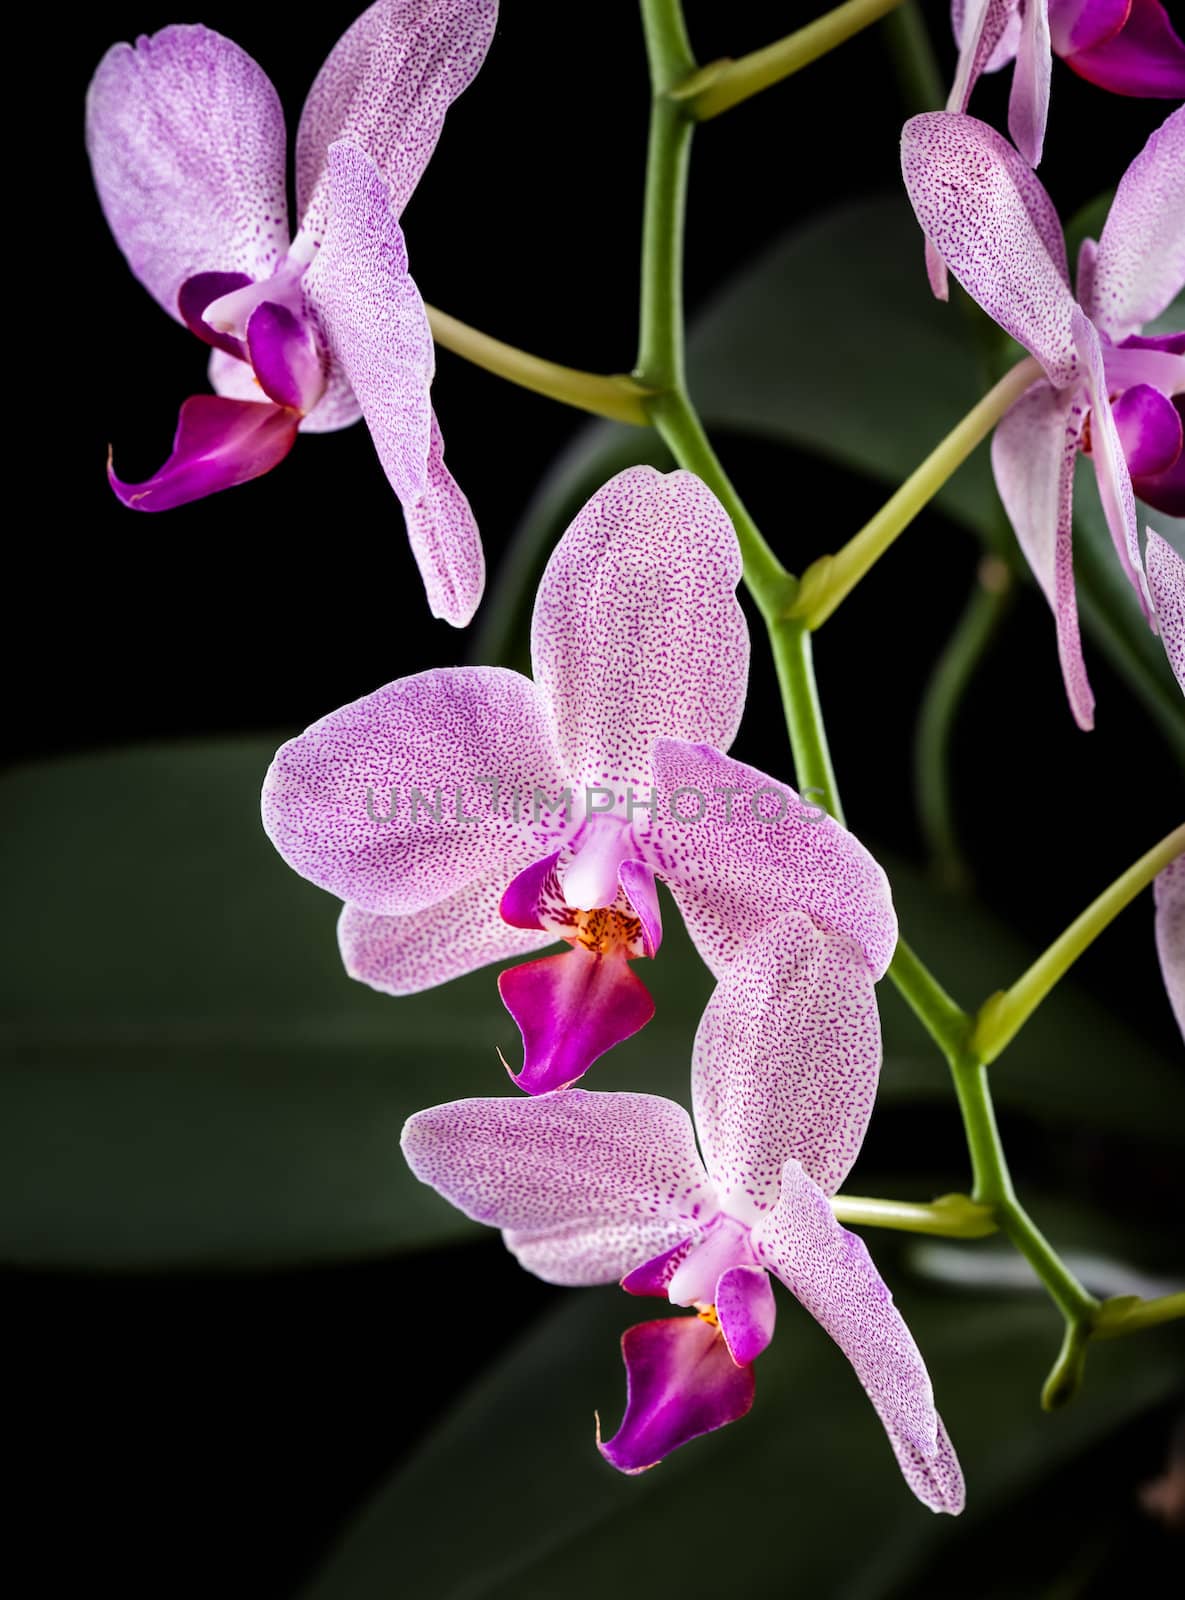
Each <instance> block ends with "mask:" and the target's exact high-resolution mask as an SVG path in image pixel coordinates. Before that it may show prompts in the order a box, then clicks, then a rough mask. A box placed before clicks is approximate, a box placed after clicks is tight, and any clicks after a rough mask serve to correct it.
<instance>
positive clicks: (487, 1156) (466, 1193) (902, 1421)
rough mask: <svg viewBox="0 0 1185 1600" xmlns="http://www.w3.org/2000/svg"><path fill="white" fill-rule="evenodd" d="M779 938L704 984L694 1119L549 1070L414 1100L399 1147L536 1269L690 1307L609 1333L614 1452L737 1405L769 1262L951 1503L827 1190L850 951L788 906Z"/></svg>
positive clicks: (845, 1160)
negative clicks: (533, 1083) (618, 1390)
mask: <svg viewBox="0 0 1185 1600" xmlns="http://www.w3.org/2000/svg"><path fill="white" fill-rule="evenodd" d="M783 941H784V934H783V933H782V932H781V931H779V930H775V931H773V932H771V933H767V934H766V935H764V936H763V937H761V938H759V939H757V940H755V941H754V942H753V943H752V944H751V945H750V946H749V947H748V948H747V949H746V951H745V952H744V953H743V954H741V955H739V956H737V958H736V959H735V960H734V961H733V962H732V963H731V964H730V966H729V967H728V969H727V970H726V971H725V972H724V974H723V976H722V977H721V979H720V981H719V983H718V984H717V986H716V990H715V992H714V994H713V996H712V998H711V1000H710V1001H709V1003H708V1007H707V1010H706V1011H705V1012H704V1016H703V1019H702V1021H701V1023H700V1027H699V1031H698V1033H697V1036H696V1041H695V1052H694V1058H693V1065H692V1097H693V1106H694V1111H695V1127H694V1130H693V1127H692V1122H691V1119H690V1118H689V1117H688V1115H687V1112H686V1111H685V1110H684V1109H683V1107H682V1106H679V1105H676V1104H675V1103H674V1102H673V1101H670V1100H666V1099H662V1098H660V1097H659V1096H656V1095H648V1094H623V1093H611V1094H608V1093H607V1094H589V1093H587V1092H586V1091H585V1090H582V1089H564V1090H559V1091H557V1092H554V1093H551V1094H545V1095H540V1096H538V1097H537V1098H535V1099H532V1100H526V1099H508V1098H501V1099H484V1098H483V1099H472V1100H459V1101H456V1102H454V1103H452V1104H450V1105H441V1106H435V1107H433V1108H432V1109H430V1110H427V1111H421V1112H418V1113H417V1114H416V1115H415V1116H413V1117H411V1118H410V1119H409V1121H408V1122H407V1125H406V1127H405V1128H404V1131H403V1151H404V1155H405V1156H406V1158H407V1161H408V1163H409V1165H410V1166H411V1169H412V1171H413V1172H414V1173H415V1175H416V1176H417V1177H418V1178H420V1179H421V1180H422V1181H423V1182H425V1183H428V1184H431V1185H432V1187H433V1188H435V1189H437V1190H438V1191H439V1192H440V1193H441V1194H442V1195H443V1196H444V1197H445V1199H446V1200H448V1201H450V1202H451V1203H452V1204H453V1205H455V1206H457V1207H459V1208H460V1210H462V1211H463V1212H464V1213H465V1214H466V1216H469V1217H471V1218H473V1219H474V1220H475V1221H477V1222H482V1223H486V1224H488V1225H490V1226H492V1227H496V1228H501V1229H502V1230H503V1237H504V1239H505V1241H506V1244H507V1246H508V1248H509V1249H510V1250H511V1251H512V1252H513V1254H514V1255H515V1256H516V1257H517V1258H518V1260H519V1262H520V1263H521V1264H522V1265H523V1266H524V1267H526V1268H527V1270H528V1271H530V1272H533V1273H535V1274H536V1275H537V1276H538V1277H540V1278H543V1279H545V1280H546V1281H547V1282H549V1283H557V1284H565V1285H573V1286H580V1285H589V1284H603V1283H612V1282H613V1281H614V1280H620V1281H621V1285H622V1287H623V1288H624V1289H626V1290H627V1291H628V1292H629V1293H631V1294H637V1295H656V1296H662V1295H665V1296H666V1298H667V1299H668V1300H669V1301H670V1302H671V1303H672V1304H673V1305H676V1306H686V1307H692V1308H694V1311H695V1313H696V1314H694V1315H691V1316H683V1317H674V1318H665V1319H660V1320H658V1321H653V1322H644V1323H642V1324H640V1325H639V1326H636V1327H632V1328H630V1329H629V1330H628V1331H627V1332H626V1334H625V1336H624V1337H623V1339H622V1355H623V1358H624V1361H625V1368H626V1377H627V1401H626V1408H625V1416H624V1418H623V1421H622V1423H621V1427H620V1428H619V1430H618V1432H617V1433H616V1434H615V1435H614V1436H613V1437H612V1438H611V1439H608V1440H602V1439H601V1437H600V1428H599V1423H598V1431H597V1444H598V1448H599V1449H600V1451H601V1454H602V1455H603V1456H604V1457H605V1459H606V1460H607V1461H608V1462H610V1463H611V1464H612V1465H613V1466H615V1467H617V1468H618V1469H619V1470H620V1471H623V1472H630V1473H634V1472H641V1471H644V1470H645V1469H646V1468H647V1467H650V1466H653V1465H655V1464H656V1463H657V1462H659V1461H661V1460H662V1459H663V1457H664V1456H666V1455H668V1454H669V1453H670V1452H671V1451H672V1450H674V1449H677V1448H678V1447H679V1446H680V1445H683V1444H686V1443H687V1442H688V1441H689V1440H691V1439H694V1438H697V1437H698V1436H699V1435H701V1434H704V1433H708V1432H711V1431H712V1430H713V1429H716V1428H720V1427H723V1426H724V1425H725V1424H726V1423H729V1422H734V1421H736V1420H737V1419H738V1418H739V1417H743V1416H744V1415H745V1414H746V1413H747V1412H748V1410H749V1409H750V1407H751V1405H752V1403H753V1395H754V1372H753V1363H754V1362H755V1361H756V1359H757V1357H758V1356H760V1355H761V1353H762V1351H763V1350H765V1348H766V1347H767V1346H768V1344H769V1342H770V1340H771V1338H772V1336H773V1331H774V1320H775V1310H776V1307H775V1300H774V1293H773V1289H772V1285H771V1283H770V1275H771V1274H772V1276H773V1277H776V1278H778V1279H780V1281H781V1282H782V1283H783V1284H784V1285H785V1286H786V1288H787V1289H789V1290H790V1293H791V1294H792V1295H794V1296H795V1298H796V1299H797V1300H799V1301H800V1302H801V1304H802V1305H803V1306H805V1308H806V1309H807V1311H809V1312H810V1313H811V1315H812V1316H813V1317H815V1319H816V1320H817V1321H818V1322H819V1323H821V1324H822V1326H823V1328H824V1329H825V1330H826V1331H827V1332H828V1333H829V1334H830V1335H831V1337H832V1338H833V1339H834V1340H835V1342H836V1343H837V1344H838V1345H839V1347H840V1349H841V1350H843V1352H844V1354H845V1355H846V1356H847V1357H848V1359H849V1361H850V1362H851V1363H852V1365H853V1367H854V1368H855V1370H856V1375H857V1377H858V1378H859V1379H860V1382H861V1383H862V1384H863V1386H864V1388H865V1390H866V1392H867V1394H868V1396H869V1399H870V1400H871V1401H872V1403H873V1405H874V1406H875V1408H876V1411H877V1414H878V1415H879V1417H880V1419H881V1422H882V1423H883V1424H884V1428H885V1431H886V1433H887V1434H888V1436H889V1442H890V1443H891V1445H892V1447H893V1450H894V1452H895V1454H896V1456H897V1460H898V1462H899V1464H900V1466H901V1470H902V1472H903V1473H904V1475H905V1479H906V1481H907V1483H908V1484H909V1487H910V1488H911V1489H912V1490H913V1492H914V1494H916V1495H917V1496H918V1498H919V1499H920V1500H922V1501H923V1502H924V1503H925V1504H926V1505H928V1506H930V1507H931V1508H932V1509H933V1510H935V1511H947V1512H952V1513H957V1512H958V1511H960V1510H961V1509H962V1505H963V1483H962V1475H961V1473H960V1470H959V1464H958V1461H957V1459H956V1456H955V1453H954V1450H953V1448H952V1446H951V1443H950V1440H949V1438H948V1437H947V1434H946V1430H945V1428H944V1427H943V1424H942V1421H941V1419H940V1417H939V1416H938V1413H937V1411H936V1410H935V1406H934V1397H933V1391H932V1388H931V1384H930V1379H929V1375H928V1373H927V1371H926V1366H925V1362H924V1361H923V1359H922V1356H921V1354H920V1352H919V1351H918V1348H917V1345H916V1344H915V1343H914V1340H913V1338H912V1336H911V1334H910V1332H909V1329H908V1328H907V1327H906V1325H905V1322H904V1320H903V1319H902V1317H901V1314H900V1312H899V1311H898V1310H897V1309H896V1307H895V1306H894V1305H893V1300H892V1296H891V1294H890V1292H889V1289H888V1287H887V1286H886V1284H885V1283H884V1281H883V1279H882V1278H881V1276H880V1274H879V1273H878V1272H877V1270H876V1268H875V1266H874V1265H873V1263H872V1261H871V1259H870V1257H869V1254H868V1250H867V1249H866V1247H865V1245H864V1243H863V1241H862V1240H861V1239H859V1238H857V1237H856V1236H855V1235H854V1234H851V1233H848V1232H847V1231H846V1230H845V1229H844V1228H842V1227H841V1226H840V1225H839V1223H838V1222H837V1221H836V1220H835V1216H834V1214H833V1212H832V1209H831V1206H830V1204H829V1203H828V1196H829V1195H831V1194H834V1193H835V1191H836V1190H837V1189H838V1187H839V1185H840V1184H841V1183H842V1182H843V1180H844V1178H845V1177H846V1176H847V1173H848V1171H849V1170H850V1168H851V1166H852V1163H853V1161H854V1160H855V1157H856V1154H857V1152H858V1151H859V1148H860V1144H861V1141H862V1140H863V1137H864V1131H865V1128H866V1127H867V1123H868V1118H869V1115H870V1113H871V1109H872V1103H873V1097H874V1095H875V1092H876V1079H877V1073H878V1070H879V1065H880V1035H879V1028H878V1023H877V1017H876V1007H875V1004H874V1003H873V1002H872V1000H871V998H870V997H869V999H868V1002H867V1004H864V1005H862V1006H859V1005H857V1006H853V1005H851V1004H850V1001H849V999H848V997H847V996H846V995H845V989H846V985H847V973H848V971H849V970H850V969H851V968H852V967H855V966H860V965H862V964H863V958H862V954H861V952H860V950H859V947H858V946H856V945H855V944H854V942H853V941H852V940H851V939H849V938H847V937H845V936H843V935H841V934H833V933H825V932H823V931H822V930H821V929H819V928H817V927H813V926H811V925H810V924H808V923H807V922H806V920H805V919H803V920H802V921H801V922H800V923H798V924H796V926H795V929H794V932H793V935H792V937H791V943H792V946H793V955H794V962H793V965H792V966H791V967H790V968H789V969H788V968H787V966H786V963H785V961H784V959H783V954H784V943H783ZM788 988H790V989H793V990H794V991H795V994H794V1004H793V1005H791V1006H787V1005H786V1004H785V997H786V990H787V989H788ZM697 1132H698V1137H699V1150H700V1151H702V1160H701V1157H700V1154H699V1153H698V1152H697V1149H696V1133H697ZM806 1447H807V1448H809V1446H806Z"/></svg>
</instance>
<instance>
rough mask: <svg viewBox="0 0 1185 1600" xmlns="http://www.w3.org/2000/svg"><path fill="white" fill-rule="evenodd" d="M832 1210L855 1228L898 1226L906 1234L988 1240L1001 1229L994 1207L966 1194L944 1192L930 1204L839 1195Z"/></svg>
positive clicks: (832, 1203)
mask: <svg viewBox="0 0 1185 1600" xmlns="http://www.w3.org/2000/svg"><path fill="white" fill-rule="evenodd" d="M831 1209H832V1211H834V1213H835V1215H836V1217H837V1219H838V1220H839V1221H840V1222H843V1223H846V1224H850V1225H851V1226H853V1227H869V1228H895V1229H898V1230H899V1231H901V1232H903V1233H930V1234H937V1235H938V1236H939V1237H941V1238H944V1239H986V1238H987V1236H988V1235H989V1234H991V1233H995V1232H996V1230H997V1223H996V1218H995V1213H994V1212H993V1211H992V1209H991V1207H990V1206H981V1205H976V1203H975V1201H974V1200H972V1199H970V1198H969V1196H967V1195H965V1194H944V1195H940V1196H939V1197H938V1199H937V1200H932V1201H931V1202H930V1203H929V1205H915V1204H912V1203H911V1202H909V1201H906V1200H870V1199H866V1198H865V1197H864V1196H862V1195H854V1194H836V1195H832V1197H831Z"/></svg>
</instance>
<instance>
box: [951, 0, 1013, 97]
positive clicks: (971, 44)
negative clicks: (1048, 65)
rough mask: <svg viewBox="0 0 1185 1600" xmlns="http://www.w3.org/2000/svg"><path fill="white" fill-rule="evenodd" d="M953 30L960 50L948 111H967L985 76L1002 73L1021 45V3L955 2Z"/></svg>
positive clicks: (1007, 0) (997, 0)
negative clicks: (977, 82) (980, 76)
mask: <svg viewBox="0 0 1185 1600" xmlns="http://www.w3.org/2000/svg"><path fill="white" fill-rule="evenodd" d="M951 27H952V30H953V32H954V36H955V43H956V44H957V45H958V47H959V60H958V65H957V67H956V69H955V80H954V83H953V84H952V85H951V92H950V97H949V99H948V100H947V102H946V109H947V110H948V111H966V109H967V102H968V100H969V99H970V98H971V91H972V89H974V87H975V84H976V80H977V79H978V77H979V75H980V73H981V72H998V71H999V70H1000V68H1001V67H1004V66H1007V64H1008V63H1009V62H1010V61H1011V60H1012V59H1013V58H1014V57H1015V55H1016V51H1017V47H1018V45H1019V44H1020V27H1021V22H1020V13H1019V11H1018V9H1017V0H953V3H952V5H951Z"/></svg>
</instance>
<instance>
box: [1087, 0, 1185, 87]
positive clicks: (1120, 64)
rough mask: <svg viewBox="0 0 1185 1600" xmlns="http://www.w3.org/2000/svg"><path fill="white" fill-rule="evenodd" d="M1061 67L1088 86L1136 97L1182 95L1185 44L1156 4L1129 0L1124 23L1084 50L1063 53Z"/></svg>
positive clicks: (1147, 1) (1148, 1) (1165, 12)
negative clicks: (1074, 74)
mask: <svg viewBox="0 0 1185 1600" xmlns="http://www.w3.org/2000/svg"><path fill="white" fill-rule="evenodd" d="M1065 60H1066V65H1067V66H1068V67H1070V68H1071V69H1072V70H1073V71H1074V72H1076V73H1077V74H1078V76H1079V77H1080V78H1085V79H1086V80H1087V82H1088V83H1095V84H1098V86H1099V88H1100V89H1109V90H1110V91H1111V93H1112V94H1126V95H1134V96H1137V97H1138V98H1139V99H1141V100H1143V99H1154V100H1179V99H1181V98H1182V96H1185V43H1182V41H1181V38H1180V36H1179V35H1178V34H1177V33H1175V32H1174V30H1173V25H1172V23H1171V22H1170V21H1169V14H1168V12H1167V11H1166V10H1165V8H1164V6H1162V5H1161V4H1160V0H1132V6H1131V10H1130V12H1129V13H1128V17H1127V22H1126V24H1125V25H1124V26H1123V27H1122V28H1121V29H1120V30H1119V32H1118V33H1114V34H1112V35H1110V37H1108V38H1106V39H1104V40H1103V41H1102V42H1101V43H1100V44H1097V45H1094V46H1092V47H1091V48H1089V49H1081V50H1076V51H1073V52H1071V53H1069V54H1067V55H1066V58H1065Z"/></svg>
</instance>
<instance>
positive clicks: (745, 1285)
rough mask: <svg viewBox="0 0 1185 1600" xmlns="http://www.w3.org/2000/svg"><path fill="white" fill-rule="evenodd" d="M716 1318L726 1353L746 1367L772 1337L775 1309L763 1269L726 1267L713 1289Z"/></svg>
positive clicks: (768, 1282)
mask: <svg viewBox="0 0 1185 1600" xmlns="http://www.w3.org/2000/svg"><path fill="white" fill-rule="evenodd" d="M716 1315H717V1316H718V1317H719V1319H720V1332H721V1333H722V1334H723V1335H724V1342H725V1344H726V1345H727V1346H728V1353H729V1355H730V1356H731V1357H732V1359H733V1360H734V1361H735V1362H736V1364H737V1366H738V1367H746V1366H748V1365H749V1364H750V1363H751V1362H753V1361H756V1360H757V1357H758V1356H759V1355H760V1354H761V1352H762V1351H763V1350H765V1349H766V1348H767V1347H768V1345H769V1342H770V1340H771V1339H772V1338H773V1336H774V1320H775V1318H776V1315H777V1307H776V1306H775V1304H774V1291H773V1287H772V1285H771V1284H770V1281H769V1273H768V1272H767V1271H766V1270H765V1268H764V1267H729V1268H728V1270H727V1272H722V1273H721V1274H720V1281H719V1282H718V1283H717V1285H716Z"/></svg>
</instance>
